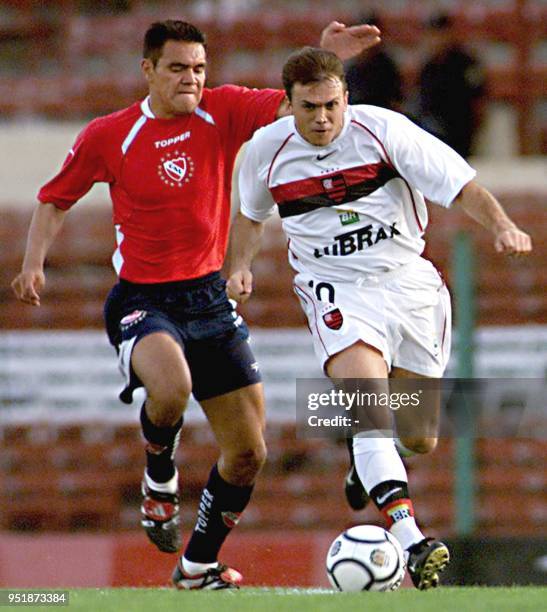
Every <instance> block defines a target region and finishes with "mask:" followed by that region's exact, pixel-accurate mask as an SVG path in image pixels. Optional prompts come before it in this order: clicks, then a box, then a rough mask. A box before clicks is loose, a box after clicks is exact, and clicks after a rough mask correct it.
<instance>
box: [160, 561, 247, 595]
mask: <svg viewBox="0 0 547 612" xmlns="http://www.w3.org/2000/svg"><path fill="white" fill-rule="evenodd" d="M171 579H172V581H173V584H174V586H175V587H176V588H177V589H179V590H196V589H203V590H210V591H218V590H220V589H239V584H240V583H241V582H242V581H243V576H242V575H241V574H240V573H239V572H238V571H237V570H235V569H232V568H231V567H228V566H227V565H221V564H219V565H218V567H213V568H211V569H208V570H207V571H206V572H203V573H202V574H194V575H189V574H187V573H186V572H185V571H184V570H183V569H182V561H181V559H179V560H178V562H177V565H176V566H175V569H174V570H173V575H172V577H171Z"/></svg>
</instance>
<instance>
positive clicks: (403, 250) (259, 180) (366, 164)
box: [239, 105, 475, 281]
mask: <svg viewBox="0 0 547 612" xmlns="http://www.w3.org/2000/svg"><path fill="white" fill-rule="evenodd" d="M474 176H475V170H473V168H471V166H469V165H468V164H467V162H466V161H465V160H464V159H463V158H462V157H460V156H459V155H458V154H457V153H456V152H455V151H454V150H452V149H451V148H449V147H448V146H447V145H445V144H444V143H443V142H441V141H440V140H438V139H437V138H435V137H434V136H431V135H430V134H428V133H427V132H425V131H424V130H422V129H421V128H419V127H418V126H416V125H415V124H414V123H412V122H411V121H410V120H409V119H407V118H406V117H405V116H403V115H401V114H399V113H395V112H393V111H389V110H386V109H383V108H379V107H375V106H365V105H359V106H353V107H351V106H350V107H348V109H347V111H346V113H345V118H344V126H343V128H342V131H341V132H340V134H339V135H338V136H337V137H336V138H335V139H334V140H333V141H332V142H331V143H330V144H329V145H327V146H325V147H318V146H315V145H312V144H310V143H309V142H307V141H306V140H304V138H302V137H301V136H300V134H299V133H298V131H297V129H296V126H295V121H294V117H285V118H283V119H280V120H279V121H276V122H275V123H273V124H271V125H268V126H267V127H264V128H262V129H260V130H258V131H257V132H256V133H255V135H254V136H253V138H252V140H251V141H250V143H249V144H248V146H247V151H246V152H245V155H244V159H243V161H242V165H241V170H240V175H239V192H240V200H241V212H242V214H243V215H245V216H246V217H248V218H250V219H252V220H254V221H259V222H261V221H265V220H266V219H267V218H268V217H269V216H270V215H272V214H273V212H274V210H275V207H276V205H277V208H278V211H279V214H280V216H281V218H282V223H283V229H284V230H285V232H286V234H287V236H288V238H289V261H290V263H291V265H292V266H293V268H294V269H295V270H296V271H298V272H306V271H307V272H311V273H313V274H315V275H316V276H317V277H319V278H323V279H326V280H333V281H351V280H357V279H358V278H360V277H362V276H363V275H364V274H370V273H379V272H384V271H389V270H392V269H394V268H396V267H398V266H400V265H403V264H406V263H408V262H409V261H411V260H412V259H414V258H415V257H417V256H419V255H420V254H421V253H422V251H423V249H424V240H423V238H422V236H423V233H424V230H425V227H426V225H427V208H426V204H425V198H427V199H428V200H430V201H432V202H435V203H437V204H439V205H441V206H444V207H449V206H450V204H451V202H452V201H453V200H454V198H455V197H456V196H457V195H458V193H459V192H460V190H461V189H462V187H463V186H464V185H466V183H468V182H469V181H470V180H472V179H473V178H474Z"/></svg>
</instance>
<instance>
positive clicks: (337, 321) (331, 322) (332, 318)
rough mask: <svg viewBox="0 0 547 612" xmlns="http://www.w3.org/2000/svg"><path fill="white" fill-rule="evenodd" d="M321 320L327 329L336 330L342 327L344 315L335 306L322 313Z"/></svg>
mask: <svg viewBox="0 0 547 612" xmlns="http://www.w3.org/2000/svg"><path fill="white" fill-rule="evenodd" d="M323 321H324V322H325V325H326V326H327V327H328V328H329V329H334V330H337V329H340V328H341V327H342V323H343V322H344V317H343V316H342V313H341V312H340V310H339V309H338V308H335V309H334V310H329V312H326V313H325V314H324V315H323Z"/></svg>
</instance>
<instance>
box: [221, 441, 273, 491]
mask: <svg viewBox="0 0 547 612" xmlns="http://www.w3.org/2000/svg"><path fill="white" fill-rule="evenodd" d="M266 455H267V451H266V444H265V443H264V441H261V442H260V443H257V444H255V445H253V446H252V447H249V448H245V449H240V450H238V451H237V452H235V453H233V454H230V455H229V456H227V457H225V462H224V463H225V469H226V471H227V472H228V474H229V475H230V481H231V482H233V483H234V484H238V485H240V486H245V485H250V484H252V483H253V482H254V480H255V478H256V477H257V475H258V474H259V472H260V470H261V469H262V467H263V466H264V463H265V462H266Z"/></svg>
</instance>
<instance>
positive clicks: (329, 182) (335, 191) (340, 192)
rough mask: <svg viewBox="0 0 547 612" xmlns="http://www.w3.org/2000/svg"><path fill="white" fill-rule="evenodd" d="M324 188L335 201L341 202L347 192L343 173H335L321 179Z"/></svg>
mask: <svg viewBox="0 0 547 612" xmlns="http://www.w3.org/2000/svg"><path fill="white" fill-rule="evenodd" d="M321 183H322V185H323V189H324V190H325V193H326V194H327V195H328V197H329V198H330V199H331V200H333V201H334V202H341V201H342V200H343V199H344V198H345V197H346V193H347V188H346V181H345V179H344V175H343V174H335V175H334V176H329V177H328V178H324V179H322V180H321Z"/></svg>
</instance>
